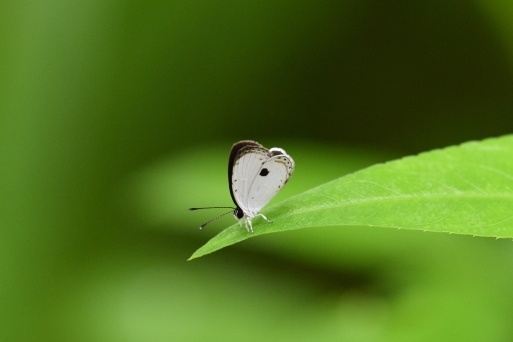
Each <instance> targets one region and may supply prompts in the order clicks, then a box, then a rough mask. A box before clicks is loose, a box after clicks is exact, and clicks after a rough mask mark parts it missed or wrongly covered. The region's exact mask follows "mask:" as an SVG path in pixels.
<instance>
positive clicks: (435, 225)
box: [191, 136, 513, 259]
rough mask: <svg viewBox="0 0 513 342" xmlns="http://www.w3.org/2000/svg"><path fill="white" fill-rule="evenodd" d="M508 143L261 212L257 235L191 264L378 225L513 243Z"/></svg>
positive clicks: (430, 156) (316, 192)
mask: <svg viewBox="0 0 513 342" xmlns="http://www.w3.org/2000/svg"><path fill="white" fill-rule="evenodd" d="M512 155H513V136H505V137H501V138H495V139H488V140H485V141H482V142H469V143H466V144H463V145H461V146H456V147H449V148H446V149H443V150H436V151H432V152H429V153H423V154H420V155H418V156H416V157H407V158H403V159H400V160H396V161H393V162H389V163H385V164H380V165H376V166H373V167H370V168H368V169H364V170H362V171H359V172H356V173H354V174H351V175H348V176H345V177H342V178H339V179H338V180H335V181H333V182H330V183H327V184H324V185H321V186H319V187H317V188H314V189H312V190H309V191H307V192H305V193H303V194H300V195H298V196H295V197H292V198H290V199H288V200H286V201H284V202H282V203H281V204H278V205H276V206H273V207H271V208H269V209H268V210H265V214H266V215H267V216H268V217H269V218H271V219H272V220H273V223H272V224H267V223H265V222H263V221H261V220H260V219H256V220H255V223H256V224H254V228H255V233H254V234H251V233H248V232H247V231H246V230H245V229H241V228H240V227H239V226H238V225H237V224H236V225H233V226H231V227H229V228H227V229H226V230H224V231H223V232H221V233H220V234H219V235H217V236H216V237H214V238H213V239H211V240H210V241H209V242H208V243H207V244H206V245H204V246H203V247H201V248H200V249H198V250H197V251H196V252H195V253H194V254H193V255H192V256H191V259H194V258H197V257H200V256H203V255H205V254H208V253H211V252H214V251H216V250H218V249H221V248H223V247H226V246H229V245H232V244H234V243H236V242H239V241H242V240H245V239H248V238H250V237H255V236H258V235H262V234H268V233H275V232H280V231H286V230H293V229H300V228H307V227H325V226H379V227H389V228H405V229H418V230H424V231H437V232H449V233H457V234H471V235H479V236H492V237H500V238H506V237H509V238H511V237H513V225H512V222H513V215H512V213H511V208H512V207H513V159H512V158H511V156H512Z"/></svg>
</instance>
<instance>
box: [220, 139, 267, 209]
mask: <svg viewBox="0 0 513 342" xmlns="http://www.w3.org/2000/svg"><path fill="white" fill-rule="evenodd" d="M249 148H258V149H263V150H264V151H265V152H267V150H266V149H265V148H264V147H263V146H262V145H260V144H259V143H257V142H256V141H251V140H243V141H239V142H238V143H235V144H234V145H233V146H232V149H231V150H230V159H229V160H228V184H229V186H230V195H231V196H232V200H233V203H235V205H236V206H238V207H240V205H241V200H240V199H241V195H240V194H241V193H244V190H243V189H244V188H245V187H248V186H249V185H248V184H247V182H246V180H247V179H248V174H249V173H252V172H256V170H255V168H252V169H253V170H249V169H246V168H245V167H248V165H257V164H255V163H254V159H252V158H251V156H250V155H248V154H249V153H248V150H247V149H249ZM267 158H268V157H267ZM243 166H244V167H243ZM242 196H243V195H242Z"/></svg>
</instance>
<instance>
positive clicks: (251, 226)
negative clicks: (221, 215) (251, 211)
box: [246, 217, 253, 233]
mask: <svg viewBox="0 0 513 342" xmlns="http://www.w3.org/2000/svg"><path fill="white" fill-rule="evenodd" d="M246 230H247V231H248V232H250V233H253V225H252V224H251V217H246Z"/></svg>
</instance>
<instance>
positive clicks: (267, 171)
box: [260, 168, 269, 177]
mask: <svg viewBox="0 0 513 342" xmlns="http://www.w3.org/2000/svg"><path fill="white" fill-rule="evenodd" d="M268 174H269V170H268V169H265V168H264V169H262V171H260V176H264V177H265V176H267V175H268Z"/></svg>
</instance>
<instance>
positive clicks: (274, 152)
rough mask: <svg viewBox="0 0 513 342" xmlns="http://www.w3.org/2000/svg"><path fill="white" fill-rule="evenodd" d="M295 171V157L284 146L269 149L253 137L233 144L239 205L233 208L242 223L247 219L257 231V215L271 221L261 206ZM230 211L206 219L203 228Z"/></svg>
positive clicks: (231, 177) (233, 187) (231, 171)
mask: <svg viewBox="0 0 513 342" xmlns="http://www.w3.org/2000/svg"><path fill="white" fill-rule="evenodd" d="M293 171H294V160H293V159H292V158H291V157H290V156H289V155H288V154H287V153H286V152H285V151H284V150H283V149H281V148H277V147H273V148H271V149H270V150H268V149H266V148H265V147H263V146H262V145H260V144H259V143H257V142H256V141H251V140H243V141H239V142H238V143H236V144H234V145H233V146H232V149H231V151H230V159H229V160H228V184H229V186H230V194H231V196H232V199H233V202H234V203H235V205H236V208H232V209H234V210H233V215H234V216H235V218H236V219H237V220H239V224H240V225H242V221H244V223H245V226H246V229H247V230H248V232H253V225H252V222H251V221H252V220H253V218H255V217H257V216H262V217H263V218H264V219H265V220H266V221H267V222H270V221H269V220H268V219H267V217H265V216H264V215H263V214H260V210H261V209H262V208H263V207H264V206H265V205H266V204H267V203H268V202H269V201H270V200H271V199H272V198H273V197H274V196H275V195H276V194H277V193H278V192H279V191H280V190H281V189H282V188H283V187H284V186H285V184H286V183H287V181H288V180H289V178H290V176H291V175H292V172H293ZM207 208H231V207H207ZM207 208H189V210H197V209H207ZM229 212H231V211H229ZM229 212H228V213H229ZM228 213H224V214H222V215H219V216H218V217H216V218H214V219H212V220H210V221H208V222H206V223H205V224H203V225H201V227H200V229H201V228H203V227H205V225H207V224H208V223H210V222H212V221H214V220H216V219H218V218H219V217H221V216H223V215H226V214H228Z"/></svg>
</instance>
